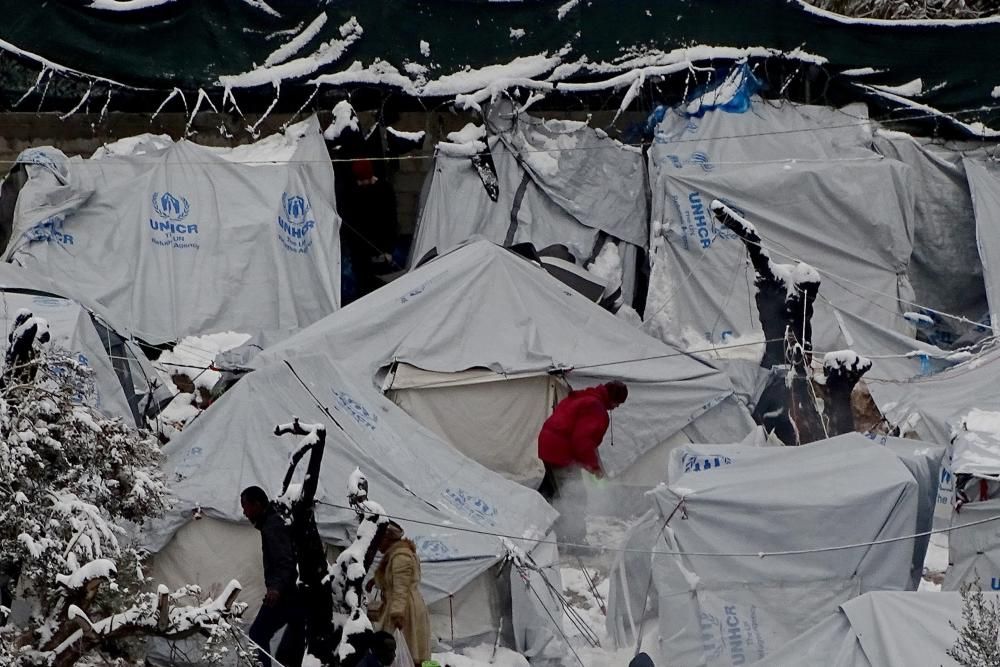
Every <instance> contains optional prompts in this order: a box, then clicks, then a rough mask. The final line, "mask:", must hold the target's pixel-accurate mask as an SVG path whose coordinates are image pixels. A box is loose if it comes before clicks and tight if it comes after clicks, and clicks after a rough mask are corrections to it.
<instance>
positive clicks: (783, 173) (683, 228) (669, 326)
mask: <svg viewBox="0 0 1000 667" xmlns="http://www.w3.org/2000/svg"><path fill="white" fill-rule="evenodd" d="M649 160H650V179H651V187H652V191H653V209H652V219H653V231H654V243H653V245H654V250H655V251H654V254H653V257H654V267H653V271H652V276H651V284H650V289H649V297H648V299H647V304H646V311H645V319H646V324H645V327H646V328H647V330H649V331H651V332H655V333H656V334H657V335H658V336H660V337H662V338H664V339H665V340H677V341H680V344H681V345H682V346H684V347H686V348H687V349H701V348H704V347H706V346H707V345H719V346H724V345H727V344H743V343H748V342H751V341H753V340H755V339H759V337H760V336H761V333H760V325H759V322H758V317H757V311H756V304H755V303H754V300H753V272H752V270H751V269H750V268H749V266H748V263H747V260H746V252H745V249H744V247H743V245H742V243H740V242H739V241H738V240H737V239H736V238H735V237H734V235H733V234H731V233H729V232H728V231H727V230H725V228H723V227H721V226H719V225H717V224H716V223H715V221H714V219H713V216H712V214H711V211H710V210H709V205H710V204H711V201H712V200H713V199H715V198H720V199H725V200H726V201H727V202H728V203H730V204H731V205H732V206H734V207H735V208H736V209H737V210H739V211H740V212H742V213H744V214H745V215H746V217H747V219H748V220H749V221H750V222H752V223H753V224H755V225H756V227H757V229H758V231H759V232H760V233H761V235H762V236H763V237H764V245H765V247H766V248H767V249H768V250H769V252H770V253H771V256H772V258H773V259H774V261H776V262H779V263H792V262H794V261H795V260H796V259H798V260H802V261H805V262H807V263H810V264H812V265H814V266H815V267H816V268H817V269H819V270H820V271H821V273H822V274H823V275H822V279H823V282H822V285H821V287H820V296H819V299H818V300H817V302H816V314H815V316H814V320H813V336H814V343H815V348H816V350H817V351H819V352H820V353H822V352H827V351H832V350H838V349H842V348H845V347H851V348H853V349H854V350H856V351H857V352H859V353H861V354H865V355H872V356H873V357H875V367H874V368H873V370H872V372H871V375H872V376H877V377H880V378H883V379H890V380H893V381H896V380H901V379H906V378H910V377H913V376H915V375H917V374H919V373H920V372H921V363H920V359H919V358H917V357H911V358H906V357H905V356H903V355H906V354H907V353H909V352H911V351H913V350H918V351H921V352H925V351H926V352H927V353H928V354H929V355H931V356H933V355H934V354H937V353H939V352H940V351H938V350H936V349H935V348H933V347H932V346H928V345H926V344H924V343H919V342H917V341H916V340H915V339H914V337H913V336H914V333H915V329H914V327H913V325H912V324H911V323H910V322H908V321H907V320H905V319H904V318H903V312H905V311H906V310H908V309H909V308H910V307H908V306H904V305H902V304H901V303H900V302H898V300H897V299H904V300H907V301H912V300H913V292H912V289H911V288H910V285H909V281H908V279H907V270H908V260H909V257H910V254H911V224H912V221H913V219H914V204H913V173H912V170H911V169H910V168H909V167H908V166H907V165H905V164H903V163H902V162H899V161H896V160H888V159H885V158H883V157H881V156H880V155H879V154H878V153H876V152H875V151H873V150H872V149H871V129H870V126H869V125H868V124H867V123H866V122H865V118H864V115H863V111H862V110H860V109H856V108H849V109H846V110H844V111H840V110H836V109H829V108H825V107H809V106H797V105H791V104H782V105H780V106H775V105H772V104H770V103H767V102H764V101H762V100H759V99H758V100H754V102H753V104H752V106H751V108H750V110H749V111H748V112H746V113H742V114H741V113H727V112H723V111H712V112H709V113H707V114H705V116H704V117H702V118H690V117H686V116H681V115H678V114H675V113H669V114H668V115H667V116H666V117H665V118H664V119H663V121H662V122H661V123H660V124H659V125H658V126H657V130H656V136H655V143H654V145H653V147H652V149H651V150H650V152H649ZM655 232H659V233H660V235H661V238H655ZM745 349H746V350H754V348H745ZM734 352H737V353H738V356H740V357H743V356H746V354H745V352H740V351H739V350H734ZM760 352H762V346H761V350H760ZM719 354H720V356H723V357H724V356H729V355H732V352H726V351H725V350H723V351H721V352H720V353H719ZM756 358H759V354H758V355H757V357H756ZM747 370H749V369H747ZM744 376H745V377H744ZM752 380H753V378H752V373H751V374H749V375H748V374H747V373H740V374H739V375H738V377H737V382H738V385H739V386H738V389H739V390H740V391H741V392H742V393H743V394H747V393H749V392H751V391H752V389H753V387H752ZM880 405H881V404H880Z"/></svg>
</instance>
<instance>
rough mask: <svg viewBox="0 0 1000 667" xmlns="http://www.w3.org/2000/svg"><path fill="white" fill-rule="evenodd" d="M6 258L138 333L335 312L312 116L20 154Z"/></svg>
mask: <svg viewBox="0 0 1000 667" xmlns="http://www.w3.org/2000/svg"><path fill="white" fill-rule="evenodd" d="M18 161H19V162H22V163H24V164H25V166H26V169H27V175H28V180H27V182H26V183H25V185H24V187H23V188H22V189H21V191H20V193H19V194H18V199H17V205H16V208H15V210H14V218H13V230H12V237H11V241H10V244H9V245H8V247H7V248H6V252H5V254H4V259H5V260H7V261H11V262H16V263H18V264H21V265H24V266H28V267H31V268H35V269H37V270H38V271H39V272H40V273H44V274H45V275H49V276H52V277H53V278H54V279H56V280H58V281H60V282H64V283H66V284H70V285H74V286H75V287H76V288H77V289H78V290H79V291H80V292H82V293H85V294H88V295H91V296H92V298H93V299H94V300H95V301H97V302H98V303H100V304H102V305H103V306H104V307H105V308H107V310H108V312H109V313H110V314H111V315H112V316H113V317H114V318H115V320H116V321H117V322H119V323H120V324H121V326H124V327H126V330H127V331H128V332H129V333H130V334H134V335H135V336H137V337H139V338H142V339H143V340H145V341H146V342H149V343H154V344H158V343H163V342H170V341H176V340H179V339H181V338H183V337H185V336H190V335H196V334H206V333H215V332H219V331H241V332H248V333H256V332H258V331H274V330H279V329H286V328H301V327H303V326H306V325H308V324H311V323H312V322H315V321H316V320H318V319H320V318H321V317H323V316H324V315H327V314H328V313H330V312H333V311H334V310H336V309H337V307H338V305H339V299H340V236H339V229H340V219H339V218H338V216H337V213H336V204H335V199H334V188H333V168H332V166H331V164H330V162H329V157H328V155H327V152H326V146H325V144H324V142H323V138H322V135H321V134H320V129H319V123H318V122H317V120H316V119H315V118H310V119H308V120H306V121H303V122H302V123H299V124H297V125H293V126H291V127H289V128H287V129H286V131H285V133H284V134H283V135H275V136H272V137H268V138H266V139H264V140H261V141H260V142H258V143H256V144H252V145H249V146H241V147H238V148H233V149H215V148H209V147H204V146H199V145H197V144H194V143H192V142H190V141H187V140H182V141H178V142H172V141H170V140H169V138H167V137H154V136H151V135H146V136H142V137H133V138H130V139H124V140H122V141H119V142H117V143H116V144H113V145H111V146H109V147H107V148H105V149H102V150H101V151H98V153H97V154H96V155H95V156H94V157H92V158H90V159H82V158H79V157H74V158H67V157H66V156H65V155H63V154H62V153H61V152H60V151H58V150H56V149H54V148H35V149H31V150H29V151H25V152H24V153H22V154H21V155H20V156H19V157H18Z"/></svg>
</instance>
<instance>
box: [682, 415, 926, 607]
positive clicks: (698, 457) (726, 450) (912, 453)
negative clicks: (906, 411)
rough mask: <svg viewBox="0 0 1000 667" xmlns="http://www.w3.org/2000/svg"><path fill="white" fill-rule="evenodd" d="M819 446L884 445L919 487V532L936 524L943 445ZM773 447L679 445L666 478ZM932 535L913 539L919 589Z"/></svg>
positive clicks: (898, 441) (856, 441) (879, 440)
mask: <svg viewBox="0 0 1000 667" xmlns="http://www.w3.org/2000/svg"><path fill="white" fill-rule="evenodd" d="M814 444H816V445H820V444H823V445H829V446H830V447H841V446H843V445H845V444H851V445H857V446H862V447H864V446H869V447H871V446H884V447H885V448H886V449H888V450H889V451H890V452H892V453H893V454H895V455H896V456H897V457H898V458H899V460H900V462H902V464H903V465H905V466H906V468H907V470H909V471H910V474H911V475H913V478H914V479H915V480H916V482H917V484H918V486H919V493H918V495H917V532H922V531H926V530H930V529H931V527H932V524H933V518H934V508H935V505H936V503H937V494H938V481H939V476H940V469H941V460H942V458H943V457H944V453H945V448H944V447H943V446H936V445H931V444H929V443H926V442H921V441H920V440H910V439H907V438H893V437H889V436H878V437H875V438H873V439H869V438H867V437H865V436H863V435H861V434H860V433H846V434H844V435H839V436H835V437H833V438H828V439H826V440H819V441H817V442H816V443H814ZM773 455H775V451H774V449H773V448H771V447H755V446H747V445H705V444H691V445H683V446H680V447H677V448H676V449H674V450H673V451H672V452H671V458H670V469H669V473H668V477H667V481H668V482H669V483H673V482H675V481H677V480H678V479H680V478H681V477H682V476H683V475H685V474H687V473H689V472H697V471H700V470H711V469H713V468H718V467H722V466H730V465H735V464H738V463H740V462H743V461H745V460H747V459H748V458H751V457H755V456H765V457H767V456H773ZM929 541H930V536H924V537H921V538H917V539H915V540H913V542H912V551H913V561H912V567H911V570H910V586H911V588H914V589H916V587H917V585H918V584H919V583H920V578H921V575H922V573H923V565H924V556H925V555H926V554H927V544H928V542H929Z"/></svg>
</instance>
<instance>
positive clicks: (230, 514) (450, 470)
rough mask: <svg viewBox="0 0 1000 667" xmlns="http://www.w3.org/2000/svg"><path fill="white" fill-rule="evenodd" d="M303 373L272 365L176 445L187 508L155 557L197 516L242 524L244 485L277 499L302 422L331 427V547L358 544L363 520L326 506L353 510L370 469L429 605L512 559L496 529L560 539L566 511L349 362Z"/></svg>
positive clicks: (326, 485) (322, 521) (310, 363)
mask: <svg viewBox="0 0 1000 667" xmlns="http://www.w3.org/2000/svg"><path fill="white" fill-rule="evenodd" d="M304 352H305V351H304ZM292 366H293V367H294V369H295V372H296V373H297V374H298V376H299V377H300V378H301V379H302V381H303V382H304V383H305V384H306V385H307V386H308V387H309V390H308V391H307V390H306V389H305V388H304V387H303V386H302V385H301V384H300V383H299V381H298V380H297V379H296V377H295V375H293V373H292V371H291V370H290V369H289V367H288V366H287V365H286V364H285V363H283V362H273V363H269V364H267V365H265V366H263V367H261V368H260V369H259V370H256V371H254V372H253V373H250V374H249V375H248V376H247V377H245V378H243V379H242V380H241V381H240V382H239V383H237V384H236V386H235V387H233V389H231V390H230V391H229V392H227V393H226V394H225V395H224V396H223V397H222V398H221V399H220V400H219V401H218V402H217V403H216V404H215V405H213V406H212V409H211V410H210V411H207V412H206V413H205V414H203V415H202V416H201V417H200V418H199V419H197V420H195V421H194V422H193V423H192V424H191V426H189V427H188V428H186V429H184V431H183V432H182V433H181V435H180V436H178V437H177V438H175V439H174V440H172V441H171V442H170V443H169V444H168V445H167V446H166V447H164V450H163V452H164V456H165V459H166V460H165V463H164V472H165V474H166V476H167V479H168V480H169V481H170V483H171V484H170V488H171V491H172V493H173V494H174V495H175V496H176V497H177V499H178V502H177V504H176V505H175V507H174V509H173V510H172V511H171V514H170V515H169V516H167V517H166V518H165V519H164V520H162V521H160V522H159V523H157V524H155V525H154V526H153V527H152V528H151V530H150V532H149V533H148V535H147V539H148V543H149V547H150V548H151V549H152V551H154V552H156V551H159V550H161V549H162V548H164V546H165V545H166V544H167V543H168V542H169V541H170V540H171V539H172V537H173V535H174V533H175V532H176V531H177V530H178V529H180V528H181V527H182V526H183V525H184V524H186V523H187V522H189V521H191V520H192V510H194V509H195V508H201V510H202V512H204V515H205V516H208V517H211V518H215V519H223V520H226V521H230V522H241V521H243V515H242V511H241V508H240V501H239V496H240V492H241V491H242V490H243V489H244V488H246V487H247V486H250V485H255V484H256V485H259V486H261V487H263V488H264V489H265V490H267V491H268V493H269V495H271V496H272V497H273V496H275V495H277V492H278V491H279V490H280V484H281V481H282V479H283V477H284V473H285V470H286V468H287V463H288V457H289V454H290V452H291V451H293V449H294V447H295V446H296V444H297V439H295V438H291V437H286V438H278V437H276V436H274V435H273V430H274V427H275V425H277V424H280V423H285V422H287V421H288V420H289V417H291V416H292V415H298V416H299V417H301V419H302V421H303V422H308V423H325V424H326V425H327V444H326V448H327V451H326V454H325V456H324V459H323V469H322V476H321V479H320V483H319V490H318V491H317V499H318V500H319V501H321V502H320V503H319V504H318V505H317V507H316V521H317V524H318V527H319V530H320V534H321V535H322V537H323V539H324V541H326V542H328V543H332V544H337V545H346V544H348V543H349V542H350V540H352V539H353V536H354V532H355V529H356V526H357V521H356V517H355V514H354V512H353V511H352V510H346V509H341V508H338V507H333V506H331V505H330V504H324V503H332V504H333V505H341V506H345V505H346V504H347V503H346V493H347V483H348V478H349V477H350V475H351V473H352V472H353V471H354V469H355V467H360V468H361V469H362V471H363V472H364V473H365V475H366V476H367V477H368V480H369V488H370V494H371V498H372V499H373V500H375V501H377V502H379V503H380V504H381V505H382V506H383V507H385V509H386V512H387V513H388V514H390V515H391V516H395V517H400V519H401V520H399V523H400V524H401V525H402V526H403V527H404V528H405V530H406V533H407V536H408V537H409V538H410V539H412V540H413V541H414V542H415V543H416V545H417V550H418V553H419V555H420V557H421V560H422V561H423V563H424V567H423V570H424V575H423V584H424V587H425V592H426V593H427V595H428V597H429V600H428V601H429V602H433V601H434V600H437V599H440V598H442V597H446V596H448V595H449V594H452V593H454V592H456V591H458V590H460V589H461V588H462V587H463V586H465V585H466V584H467V583H469V582H470V581H471V580H472V579H474V578H475V577H476V576H478V575H479V574H480V573H482V572H483V571H484V570H486V569H487V568H489V567H491V566H492V565H494V564H495V563H496V562H497V561H498V560H499V559H500V558H501V557H502V556H503V554H504V553H505V551H504V549H503V548H502V546H501V543H500V541H499V540H498V539H497V538H495V537H492V536H491V535H489V534H488V533H500V534H507V535H514V536H521V535H524V536H526V537H536V538H537V537H541V536H544V535H545V533H546V532H547V531H548V529H549V527H550V525H551V524H552V521H553V519H554V517H555V511H554V510H552V508H551V507H549V506H548V504H546V503H545V502H544V501H543V500H542V498H541V496H539V495H538V494H536V493H535V492H534V491H532V490H530V489H528V488H526V487H523V486H520V485H518V484H516V483H514V482H509V481H507V480H505V479H503V478H502V477H500V476H499V475H496V474H494V473H492V472H490V471H489V470H486V469H485V468H483V467H482V466H480V465H478V464H477V463H475V462H474V461H471V460H469V459H467V458H465V457H463V456H462V455H461V454H459V453H457V452H456V451H455V450H454V449H453V448H452V447H451V446H450V445H448V444H447V443H445V442H443V441H441V440H440V439H439V438H438V437H437V436H435V435H433V434H432V433H431V432H430V431H428V430H426V429H424V428H423V427H421V426H420V425H419V424H417V423H416V422H415V421H413V420H412V419H411V418H410V417H409V416H407V415H406V414H405V413H404V412H403V411H402V410H400V409H399V408H398V407H396V406H395V405H394V404H393V403H392V402H391V401H389V400H388V399H387V398H385V397H384V396H382V395H381V394H380V393H379V392H378V391H377V390H376V389H375V388H374V387H373V386H371V384H370V383H365V382H358V381H357V380H355V379H352V375H351V373H350V372H349V369H348V368H346V367H345V366H344V365H343V364H341V363H338V362H336V361H334V360H332V359H331V358H330V357H329V356H328V355H324V354H304V355H303V356H300V357H297V358H296V359H294V360H293V361H292ZM310 392H312V393H311V394H310ZM313 396H315V398H314V397H313ZM317 401H318V402H320V403H321V404H323V405H325V406H326V407H327V408H328V409H329V410H330V412H331V414H332V415H333V417H334V419H336V421H337V422H338V423H339V424H340V425H341V426H342V427H343V430H342V431H341V430H340V429H338V428H337V426H336V425H335V424H333V423H331V419H330V417H328V416H327V415H325V414H324V413H323V412H322V411H321V410H320V409H319V408H318V407H316V406H317ZM298 474H299V476H301V474H302V469H301V467H300V471H299V473H298ZM407 519H411V520H415V521H417V522H420V523H414V522H413V521H407ZM463 528H464V529H471V530H472V531H482V532H484V533H487V534H477V533H476V532H466V531H464V530H462V529H463ZM521 546H523V547H526V548H530V547H532V546H533V543H532V542H526V543H523V544H522V545H521ZM190 567H191V568H192V569H196V568H197V564H195V563H191V564H190Z"/></svg>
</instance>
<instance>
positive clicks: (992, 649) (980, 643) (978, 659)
mask: <svg viewBox="0 0 1000 667" xmlns="http://www.w3.org/2000/svg"><path fill="white" fill-rule="evenodd" d="M949 625H951V627H952V628H953V629H955V630H957V631H958V638H956V639H955V644H954V645H953V646H952V647H951V648H950V649H948V656H949V657H950V658H951V659H953V660H954V661H955V662H957V663H958V664H960V665H962V667H996V665H1000V600H997V599H996V598H993V599H990V600H987V599H986V596H984V595H983V591H982V589H980V588H979V582H978V580H976V581H973V582H970V583H967V584H964V585H963V586H962V627H961V628H959V627H957V626H956V625H955V624H954V623H951V622H949Z"/></svg>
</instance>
